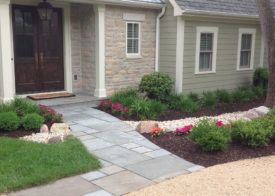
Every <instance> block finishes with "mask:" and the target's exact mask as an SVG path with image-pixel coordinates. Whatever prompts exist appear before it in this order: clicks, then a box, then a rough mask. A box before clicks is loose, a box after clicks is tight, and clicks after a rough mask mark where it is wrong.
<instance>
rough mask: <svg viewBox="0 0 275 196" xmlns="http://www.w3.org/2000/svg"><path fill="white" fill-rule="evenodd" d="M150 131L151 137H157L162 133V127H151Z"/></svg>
mask: <svg viewBox="0 0 275 196" xmlns="http://www.w3.org/2000/svg"><path fill="white" fill-rule="evenodd" d="M150 133H151V135H152V137H159V136H161V135H163V134H164V129H162V128H160V127H154V128H152V129H151V131H150Z"/></svg>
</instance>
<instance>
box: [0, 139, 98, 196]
mask: <svg viewBox="0 0 275 196" xmlns="http://www.w3.org/2000/svg"><path fill="white" fill-rule="evenodd" d="M0 157H1V158H0V195H1V193H7V192H10V191H16V190H19V189H23V188H28V187H32V186H38V185H41V184H45V183H48V182H53V181H55V180H58V179H61V178H64V177H68V176H72V175H77V174H80V173H84V172H88V171H91V170H96V169H98V168H99V167H100V162H99V161H98V160H97V159H96V158H95V157H93V156H92V155H90V154H89V153H88V152H87V150H86V149H85V147H84V146H83V145H82V144H81V143H80V141H78V140H77V139H73V138H71V139H68V140H66V141H65V142H63V143H59V144H51V145H47V144H38V143H32V142H26V141H22V140H17V139H11V138H5V137H0Z"/></svg>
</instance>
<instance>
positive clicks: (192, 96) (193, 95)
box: [188, 92, 200, 102]
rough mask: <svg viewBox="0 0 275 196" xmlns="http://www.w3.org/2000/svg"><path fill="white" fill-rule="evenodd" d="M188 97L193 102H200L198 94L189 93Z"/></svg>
mask: <svg viewBox="0 0 275 196" xmlns="http://www.w3.org/2000/svg"><path fill="white" fill-rule="evenodd" d="M188 97H189V98H190V99H192V100H193V101H195V102H198V101H199V100H200V96H199V94H198V93H193V92H191V93H189V95H188Z"/></svg>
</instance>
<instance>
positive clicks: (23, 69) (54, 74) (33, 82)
mask: <svg viewBox="0 0 275 196" xmlns="http://www.w3.org/2000/svg"><path fill="white" fill-rule="evenodd" d="M62 27H63V25H62V10H61V9H55V10H54V13H53V17H52V20H51V21H41V20H40V18H39V16H38V13H37V10H36V7H31V6H19V5H14V6H13V32H14V55H15V58H14V60H15V80H16V81H15V82H16V92H17V94H25V93H35V92H50V91H60V90H64V63H63V36H62V35H63V32H62Z"/></svg>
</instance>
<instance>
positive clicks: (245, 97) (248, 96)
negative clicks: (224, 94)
mask: <svg viewBox="0 0 275 196" xmlns="http://www.w3.org/2000/svg"><path fill="white" fill-rule="evenodd" d="M256 97H257V95H256V93H255V92H254V91H253V89H252V88H246V87H243V88H238V89H236V90H234V91H233V92H232V100H233V102H235V103H236V102H246V101H251V100H252V99H255V98H256Z"/></svg>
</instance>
